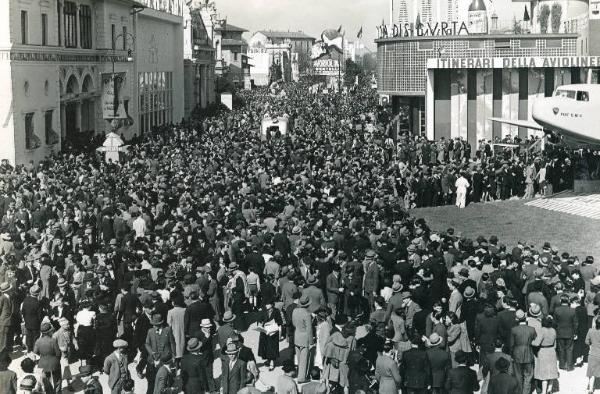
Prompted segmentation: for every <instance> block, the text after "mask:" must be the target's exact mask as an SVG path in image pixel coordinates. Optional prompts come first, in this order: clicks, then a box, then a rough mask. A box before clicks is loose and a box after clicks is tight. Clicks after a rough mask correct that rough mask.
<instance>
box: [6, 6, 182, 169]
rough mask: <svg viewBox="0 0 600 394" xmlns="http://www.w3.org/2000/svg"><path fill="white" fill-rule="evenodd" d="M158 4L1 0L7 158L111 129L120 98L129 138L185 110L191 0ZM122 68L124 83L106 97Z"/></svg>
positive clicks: (25, 157)
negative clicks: (186, 22) (185, 15)
mask: <svg viewBox="0 0 600 394" xmlns="http://www.w3.org/2000/svg"><path fill="white" fill-rule="evenodd" d="M154 3H155V2H154V1H152V0H144V1H141V2H136V1H133V0H58V1H48V0H41V1H19V0H4V1H2V2H0V25H1V27H0V47H1V48H4V49H2V51H1V55H0V70H1V72H0V81H1V82H0V84H1V86H2V87H3V91H4V96H3V97H4V100H2V102H1V103H0V117H1V118H2V123H1V125H0V133H2V134H1V135H2V137H1V143H0V158H6V159H8V160H9V161H10V162H11V163H13V164H15V163H16V164H23V163H29V162H30V161H34V162H37V161H39V160H41V159H42V158H44V157H45V156H47V155H48V154H50V153H52V152H56V151H59V150H60V149H61V148H64V147H66V146H68V145H72V144H86V143H87V142H89V140H90V138H92V136H93V135H95V134H103V133H104V132H105V131H107V130H108V129H109V128H110V123H109V121H107V120H105V115H106V114H107V113H110V112H111V111H112V110H111V109H110V105H112V103H115V102H116V103H117V108H118V110H117V111H113V113H112V114H111V116H114V115H115V113H118V115H117V116H118V117H120V118H121V119H120V121H119V123H120V125H121V127H120V128H119V129H118V131H117V132H118V133H119V134H123V135H124V136H125V137H126V138H131V137H132V136H134V135H136V134H140V133H144V132H146V131H148V130H150V129H151V128H152V127H153V126H157V125H161V124H164V123H169V122H172V121H179V120H180V119H181V118H182V116H183V61H182V59H183V44H182V41H183V34H182V12H183V0H169V1H162V2H160V4H159V5H157V4H154ZM146 7H155V8H157V9H152V8H146ZM113 70H114V72H116V73H118V76H119V78H118V80H119V81H122V82H121V84H122V88H121V89H120V94H119V96H118V98H117V100H115V101H113V102H112V103H111V100H104V103H103V100H102V97H103V95H102V92H103V91H104V90H106V91H107V92H108V91H109V90H112V89H108V88H112V78H111V76H112V75H113ZM106 97H108V96H106ZM138 98H139V100H138ZM103 104H104V105H103Z"/></svg>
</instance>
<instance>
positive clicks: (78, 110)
mask: <svg viewBox="0 0 600 394" xmlns="http://www.w3.org/2000/svg"><path fill="white" fill-rule="evenodd" d="M75 128H76V129H78V130H79V132H81V131H83V130H81V101H77V102H75Z"/></svg>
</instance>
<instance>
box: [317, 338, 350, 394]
mask: <svg viewBox="0 0 600 394" xmlns="http://www.w3.org/2000/svg"><path fill="white" fill-rule="evenodd" d="M353 341H354V337H352V336H347V335H344V333H342V332H341V331H335V332H333V333H332V334H331V336H330V337H329V341H328V342H327V344H326V345H325V352H324V357H325V367H324V369H323V376H322V378H323V379H325V381H327V382H328V383H329V384H332V383H333V384H334V386H335V385H339V386H340V387H344V388H346V387H348V354H349V353H350V350H351V345H352V343H353Z"/></svg>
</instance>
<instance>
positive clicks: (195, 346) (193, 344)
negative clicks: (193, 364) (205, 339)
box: [186, 338, 202, 352]
mask: <svg viewBox="0 0 600 394" xmlns="http://www.w3.org/2000/svg"><path fill="white" fill-rule="evenodd" d="M201 347H202V342H200V341H199V340H198V338H190V339H189V340H188V341H187V346H186V349H187V351H188V352H195V351H197V350H200V348H201Z"/></svg>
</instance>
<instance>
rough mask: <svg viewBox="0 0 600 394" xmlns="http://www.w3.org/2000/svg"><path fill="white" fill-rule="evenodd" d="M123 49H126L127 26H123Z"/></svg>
mask: <svg viewBox="0 0 600 394" xmlns="http://www.w3.org/2000/svg"><path fill="white" fill-rule="evenodd" d="M123 50H124V51H125V50H127V26H123Z"/></svg>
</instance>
